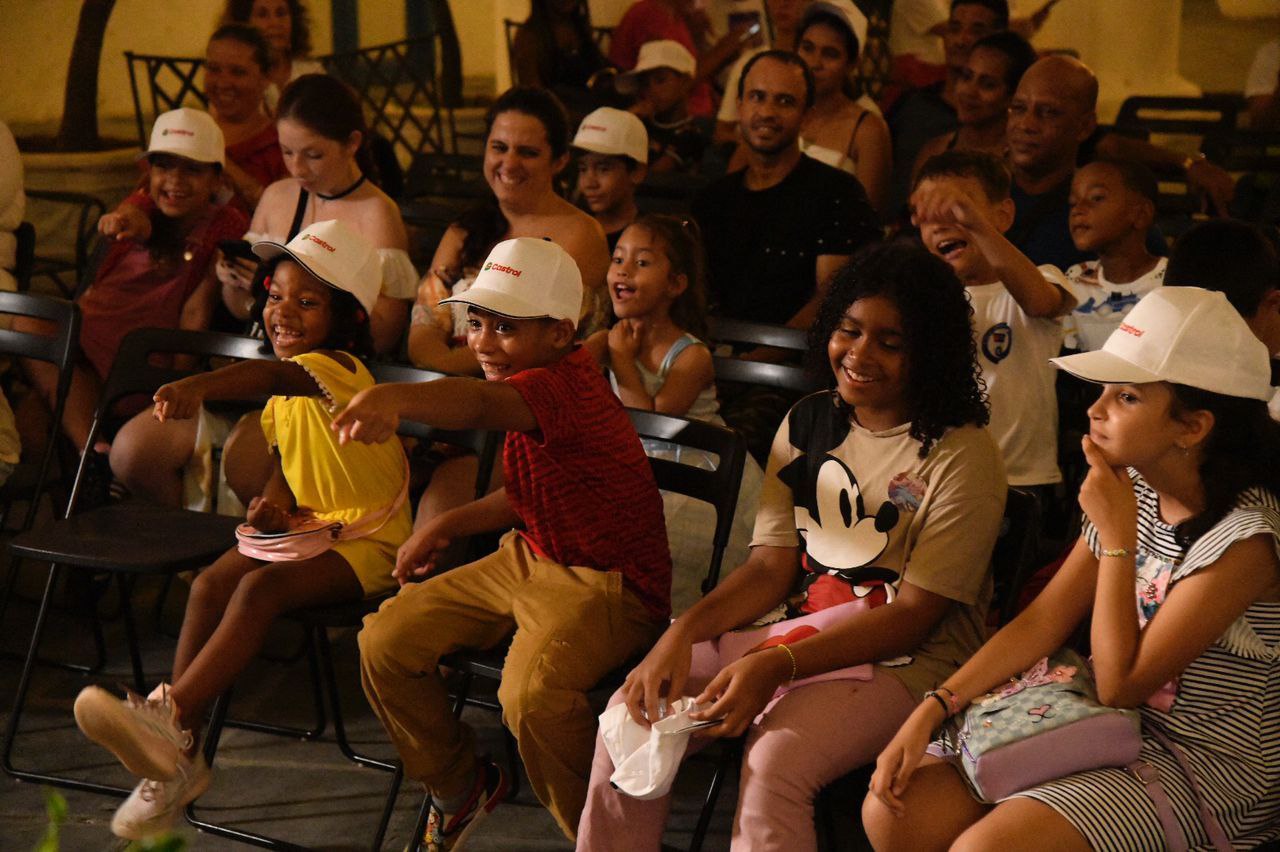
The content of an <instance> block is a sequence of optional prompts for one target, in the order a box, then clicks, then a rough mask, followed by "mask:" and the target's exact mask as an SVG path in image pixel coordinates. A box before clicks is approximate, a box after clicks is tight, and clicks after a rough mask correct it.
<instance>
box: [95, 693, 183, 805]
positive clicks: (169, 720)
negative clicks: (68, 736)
mask: <svg viewBox="0 0 1280 852" xmlns="http://www.w3.org/2000/svg"><path fill="white" fill-rule="evenodd" d="M162 694H163V697H162V698H160V699H147V698H143V697H142V696H140V695H138V694H137V693H135V692H130V691H129V690H125V700H124V701H121V700H119V699H118V698H116V697H115V696H113V695H112V694H111V693H109V692H107V691H106V690H105V689H102V688H101V687H97V686H88V687H85V688H84V689H82V690H81V691H80V694H79V695H78V696H76V704H75V714H76V724H77V725H79V726H80V730H82V731H84V734H85V736H87V737H88V738H89V739H91V740H93V741H94V742H96V743H98V744H99V745H101V746H103V747H105V748H106V749H107V750H108V751H110V752H111V753H112V754H114V755H115V756H116V758H117V759H119V761H120V762H121V763H123V764H124V768H125V769H128V770H129V771H130V772H132V773H133V774H134V775H137V776H138V777H139V778H151V779H155V780H157V781H172V780H174V778H176V777H177V776H178V775H179V774H180V773H181V772H183V771H185V770H187V769H188V768H189V765H190V762H191V759H190V758H188V757H187V756H186V751H187V749H189V748H191V732H190V731H184V730H182V729H180V728H179V727H178V707H177V705H175V704H174V703H173V702H172V701H171V700H170V699H169V695H168V690H167V689H166V690H163V691H162Z"/></svg>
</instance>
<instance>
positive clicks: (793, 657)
mask: <svg viewBox="0 0 1280 852" xmlns="http://www.w3.org/2000/svg"><path fill="white" fill-rule="evenodd" d="M778 647H779V648H781V649H782V650H784V651H786V652H787V656H788V657H790V658H791V677H789V678H787V683H791V682H792V681H794V680H795V679H796V671H797V670H798V669H797V667H796V655H795V654H793V653H792V652H791V649H790V648H788V647H787V646H786V645H784V644H782V643H781V642H779V643H778Z"/></svg>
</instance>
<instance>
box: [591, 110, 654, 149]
mask: <svg viewBox="0 0 1280 852" xmlns="http://www.w3.org/2000/svg"><path fill="white" fill-rule="evenodd" d="M573 147H575V148H580V149H581V150H583V151H590V152H592V153H594V154H607V155H609V156H612V157H630V158H631V159H633V160H635V161H636V162H637V163H647V162H649V131H647V130H645V129H644V122H643V121H641V120H640V117H639V116H637V115H636V114H635V113H633V112H627V111H626V110H623V109H614V108H613V107H600V108H599V109H597V110H594V111H593V112H589V113H587V117H586V118H584V119H582V123H581V124H579V125H578V132H577V134H575V135H574V137H573Z"/></svg>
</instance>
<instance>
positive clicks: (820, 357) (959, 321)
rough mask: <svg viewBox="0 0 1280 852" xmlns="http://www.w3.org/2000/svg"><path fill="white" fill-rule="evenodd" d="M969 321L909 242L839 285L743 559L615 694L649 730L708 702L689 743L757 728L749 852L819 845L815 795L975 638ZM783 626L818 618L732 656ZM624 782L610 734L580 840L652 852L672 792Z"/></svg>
mask: <svg viewBox="0 0 1280 852" xmlns="http://www.w3.org/2000/svg"><path fill="white" fill-rule="evenodd" d="M970 316H971V312H970V309H969V304H968V301H967V300H966V298H965V293H964V288H963V286H962V285H961V284H960V282H959V281H958V280H957V279H956V277H955V274H954V273H953V272H952V271H951V270H950V268H949V267H948V266H947V265H946V264H945V263H944V262H942V261H941V260H939V259H937V258H934V257H931V256H930V255H929V254H928V253H927V252H926V251H924V250H923V249H921V248H918V247H915V246H910V245H904V244H893V245H887V246H878V247H875V248H873V249H871V250H869V251H868V252H866V253H864V254H862V255H859V256H857V257H855V259H854V260H853V261H851V262H850V263H849V264H848V265H847V266H846V267H845V268H844V269H843V270H841V271H840V272H839V273H838V274H837V275H836V277H835V279H834V280H833V281H832V283H831V287H830V291H829V293H828V294H827V296H826V299H825V301H824V303H823V305H822V308H821V310H820V313H819V318H818V321H817V323H816V324H815V327H814V330H813V333H812V337H811V341H812V344H811V352H812V355H813V358H814V359H815V361H817V362H819V363H821V364H822V365H823V366H822V370H823V372H824V373H826V374H827V375H828V376H829V377H830V383H831V385H832V388H831V390H830V391H826V392H821V393H815V394H812V395H810V396H807V397H805V398H804V399H802V400H800V402H798V403H796V405H795V407H794V408H792V409H791V411H790V413H789V414H788V415H787V417H786V419H785V420H784V421H783V423H782V426H781V427H780V428H779V430H778V434H777V436H776V438H775V439H774V443H773V448H772V451H771V454H770V457H769V464H768V468H767V470H766V472H765V481H764V485H763V488H762V491H761V498H760V509H759V512H758V513H757V515H756V526H755V535H754V538H753V540H752V548H751V551H750V555H749V556H748V557H747V560H746V562H745V563H744V564H743V565H742V566H741V567H739V568H738V569H737V570H736V571H734V572H733V573H732V574H731V575H730V576H729V577H728V578H727V579H726V580H725V581H724V582H723V583H722V584H721V585H719V586H718V587H716V589H715V590H714V591H712V592H711V593H710V594H708V595H707V596H706V597H704V598H703V599H702V600H701V601H699V602H698V603H697V604H696V605H695V606H694V607H693V608H692V609H690V610H689V611H688V612H686V613H685V614H684V615H682V616H680V617H679V618H677V619H676V620H675V621H674V622H673V623H672V625H671V626H670V627H669V628H668V629H667V631H666V633H665V634H663V636H662V638H661V639H659V640H658V643H657V644H656V645H655V646H654V648H653V650H652V651H650V652H649V654H648V656H646V657H645V659H644V660H643V661H642V662H641V663H640V664H639V665H638V666H637V667H636V668H635V669H634V670H633V671H632V672H631V674H630V675H629V676H628V677H627V679H626V682H625V683H624V685H623V687H622V689H621V690H619V691H618V692H617V693H616V694H615V695H614V696H613V700H612V703H613V704H615V705H616V704H620V703H622V702H625V703H626V706H627V710H628V712H629V714H630V718H631V719H632V720H634V721H635V722H636V723H638V724H639V725H641V726H643V727H648V726H649V724H650V720H653V721H656V720H658V719H660V718H662V717H663V716H665V715H667V713H668V711H669V710H670V709H671V708H672V705H674V704H676V703H677V700H678V699H681V698H684V697H686V696H694V698H693V701H694V703H695V704H696V706H697V708H698V709H697V710H696V711H695V712H693V713H692V714H691V716H690V719H691V721H695V722H696V721H703V722H707V723H709V724H708V726H707V727H705V728H702V729H701V730H700V731H698V735H699V736H698V737H697V738H695V739H694V740H693V741H691V742H692V743H697V742H698V741H699V738H702V737H737V736H739V735H741V734H743V733H744V732H745V733H746V734H747V739H746V746H745V752H744V756H743V761H742V775H741V778H740V780H739V787H738V789H739V796H738V807H737V814H736V816H735V818H734V828H733V849H734V850H742V849H749V848H756V847H768V848H770V849H795V850H806V849H814V848H816V843H817V841H816V837H815V834H814V826H813V799H814V796H815V794H816V793H817V792H818V790H819V789H821V788H822V786H823V785H825V784H827V783H829V782H830V781H832V780H833V779H835V778H837V777H839V776H840V775H843V774H844V773H846V772H848V771H850V770H852V769H854V768H856V767H858V766H861V765H863V764H866V763H869V762H870V761H871V760H873V759H874V757H875V755H876V753H877V751H878V750H879V749H880V748H882V747H883V745H884V743H886V742H887V741H888V738H889V737H890V736H892V733H893V730H894V728H895V727H896V726H897V725H899V724H901V722H902V721H903V720H904V719H906V717H907V715H908V714H910V712H911V710H912V708H913V706H914V704H915V703H916V702H918V701H919V700H920V698H921V697H922V696H923V694H924V693H925V691H926V690H928V689H930V688H931V687H932V686H933V685H934V684H935V683H939V682H940V681H941V680H942V679H945V678H946V677H948V676H949V675H950V674H951V673H952V672H954V670H955V668H956V666H957V665H958V664H959V662H960V661H962V660H964V659H965V658H967V657H968V656H969V655H970V654H971V653H973V651H974V649H975V648H977V647H978V646H979V645H980V644H981V642H982V638H983V636H984V630H983V625H984V622H985V618H986V610H987V605H988V603H989V602H990V598H991V579H990V572H989V562H990V559H991V550H992V547H993V545H994V544H995V540H996V535H997V532H998V529H999V525H1000V518H1001V514H1002V512H1003V508H1004V499H1005V491H1006V485H1005V478H1004V470H1003V466H1002V464H1001V461H1000V454H999V451H998V450H997V449H996V446H995V443H994V442H993V441H992V440H991V438H990V436H989V435H987V432H986V429H985V428H983V427H984V424H985V423H986V422H987V408H986V400H985V397H984V394H983V391H982V386H981V384H980V382H979V378H978V367H977V364H976V355H975V349H974V343H973V338H972V335H971V333H970V331H969V323H970ZM836 608H839V609H836ZM802 614H804V615H802ZM788 616H797V617H802V618H804V619H805V622H806V623H804V624H796V625H789V624H783V625H775V626H773V627H770V628H768V629H767V631H766V632H767V633H768V634H769V635H770V636H771V637H772V638H770V639H769V640H767V641H764V642H761V643H759V644H752V646H751V648H752V650H751V652H749V653H747V654H746V655H745V656H740V657H738V658H737V659H733V656H734V655H733V654H731V653H726V648H727V646H728V644H736V642H735V640H734V639H733V638H731V635H730V634H729V631H733V630H734V629H735V628H740V627H742V626H744V625H751V624H752V623H753V622H755V623H760V622H776V621H778V620H779V619H783V618H786V617H788ZM814 622H817V626H816V627H815V625H814ZM756 635H757V636H758V635H761V634H756ZM750 638H751V639H754V638H755V637H750ZM681 707H682V708H684V707H685V705H684V704H682V705H681ZM613 772H614V764H613V761H612V759H611V758H610V756H609V752H608V750H607V748H606V746H605V745H604V741H603V740H598V741H597V746H596V757H595V762H594V765H593V767H592V773H591V781H590V786H589V788H588V793H587V806H586V810H585V812H584V814H583V817H582V821H581V823H580V824H579V829H578V848H580V849H598V848H604V847H605V846H607V847H608V848H610V849H636V850H640V849H645V850H657V849H658V848H659V844H660V840H661V835H662V830H663V823H664V822H665V818H666V813H667V810H668V807H669V803H670V797H669V794H668V795H665V796H657V797H655V798H648V799H644V800H641V799H638V798H632V797H630V796H628V795H627V794H625V793H623V792H621V791H620V790H618V789H615V788H614V787H613V786H611V784H610V776H611V775H612V774H613ZM624 826H625V830H624Z"/></svg>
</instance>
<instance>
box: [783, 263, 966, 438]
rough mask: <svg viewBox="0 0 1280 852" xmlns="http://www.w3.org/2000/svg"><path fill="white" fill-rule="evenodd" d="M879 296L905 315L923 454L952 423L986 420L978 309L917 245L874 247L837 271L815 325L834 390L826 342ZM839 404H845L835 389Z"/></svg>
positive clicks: (813, 359) (912, 401) (816, 344)
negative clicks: (863, 302)
mask: <svg viewBox="0 0 1280 852" xmlns="http://www.w3.org/2000/svg"><path fill="white" fill-rule="evenodd" d="M870 296H881V297H883V298H885V299H888V300H889V301H890V302H892V303H893V304H894V306H895V307H897V309H898V313H899V314H901V315H902V331H903V334H904V336H905V338H906V341H905V346H906V355H907V412H908V415H909V417H910V420H911V430H910V434H911V437H913V438H915V439H916V440H917V441H919V442H920V457H921V458H924V457H925V456H927V455H928V454H929V450H931V449H932V448H933V444H934V443H935V442H936V441H937V440H938V439H940V438H941V437H942V435H943V434H944V433H945V432H946V431H947V429H950V428H952V427H954V426H966V425H974V426H985V425H986V424H987V421H988V420H989V419H990V412H989V410H988V405H987V391H986V385H985V383H984V382H983V381H982V376H981V372H980V369H979V367H978V349H977V346H976V345H975V343H974V340H973V330H972V323H973V308H972V307H971V306H970V305H969V299H968V297H967V296H966V295H965V291H964V285H963V284H961V283H960V279H958V278H956V274H955V272H954V271H952V269H951V267H950V266H949V265H948V264H947V263H946V262H945V261H943V260H941V259H940V258H937V257H934V256H933V255H932V254H930V253H929V252H928V251H927V250H925V249H924V248H922V247H921V246H919V245H915V244H913V243H909V242H906V241H897V242H892V243H887V244H882V245H875V246H870V247H868V248H867V249H864V250H863V251H861V252H859V253H858V254H856V255H854V257H853V258H852V259H851V260H850V261H849V262H848V263H847V264H845V265H844V267H842V268H841V269H840V271H839V272H837V273H836V275H835V278H834V279H832V281H831V286H830V288H829V290H828V291H827V296H826V298H825V299H823V301H822V306H821V307H820V308H819V309H818V316H817V319H816V320H815V322H814V324H813V325H812V326H811V327H810V329H809V356H808V360H809V367H810V369H811V370H812V371H813V372H814V374H815V375H819V376H825V378H826V381H827V384H828V387H831V388H833V389H834V387H835V379H834V376H833V375H832V372H831V366H830V362H829V361H828V358H827V343H828V342H829V341H830V340H831V335H832V334H834V333H835V331H836V329H837V328H838V327H839V326H840V323H841V321H842V320H843V319H844V315H845V312H846V311H848V310H849V306H850V305H852V304H853V303H854V302H856V301H858V300H859V299H865V298H868V297H870ZM833 396H834V397H835V399H836V404H837V405H843V402H842V401H841V400H840V398H839V395H838V394H835V393H834V392H833Z"/></svg>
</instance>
